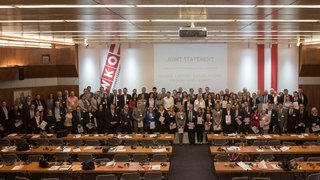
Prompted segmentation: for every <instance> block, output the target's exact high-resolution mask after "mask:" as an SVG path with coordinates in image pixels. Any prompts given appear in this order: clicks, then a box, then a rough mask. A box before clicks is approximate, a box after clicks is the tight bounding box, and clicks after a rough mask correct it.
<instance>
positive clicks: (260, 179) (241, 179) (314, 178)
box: [231, 173, 320, 180]
mask: <svg viewBox="0 0 320 180" xmlns="http://www.w3.org/2000/svg"><path fill="white" fill-rule="evenodd" d="M319 179H320V173H314V174H310V175H308V177H307V180H319ZM231 180H249V177H248V176H244V177H233V178H232V179H231ZM251 180H271V178H269V177H253V178H252V179H251Z"/></svg>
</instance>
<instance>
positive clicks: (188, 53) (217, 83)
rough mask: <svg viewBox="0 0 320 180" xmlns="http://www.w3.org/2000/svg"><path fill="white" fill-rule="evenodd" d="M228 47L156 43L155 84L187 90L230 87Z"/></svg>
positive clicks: (168, 88) (222, 45)
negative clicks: (228, 82)
mask: <svg viewBox="0 0 320 180" xmlns="http://www.w3.org/2000/svg"><path fill="white" fill-rule="evenodd" d="M227 51H228V50H227V45H226V44H154V81H155V86H156V87H158V88H162V87H165V88H166V89H167V90H173V89H177V88H178V87H182V88H183V89H184V90H188V89H189V88H191V87H192V88H195V92H197V90H196V89H197V88H199V87H202V88H204V87H206V86H208V87H209V88H210V90H213V91H220V90H223V89H225V88H226V87H227V80H228V77H227V74H228V66H227V64H228V63H227Z"/></svg>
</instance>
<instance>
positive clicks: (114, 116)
mask: <svg viewBox="0 0 320 180" xmlns="http://www.w3.org/2000/svg"><path fill="white" fill-rule="evenodd" d="M119 122H120V121H119V114H118V110H117V109H116V104H114V103H111V104H110V109H108V110H107V129H108V133H109V134H115V133H117V132H118V128H119V126H120V123H119Z"/></svg>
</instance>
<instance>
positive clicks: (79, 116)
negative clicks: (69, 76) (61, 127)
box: [72, 106, 84, 134]
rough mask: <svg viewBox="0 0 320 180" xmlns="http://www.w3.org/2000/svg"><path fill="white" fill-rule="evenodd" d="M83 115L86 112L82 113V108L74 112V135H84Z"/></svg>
mask: <svg viewBox="0 0 320 180" xmlns="http://www.w3.org/2000/svg"><path fill="white" fill-rule="evenodd" d="M83 113H84V112H83V111H81V107H80V106H77V107H76V110H74V111H73V112H72V133H75V134H78V133H84V129H83ZM79 130H80V131H79Z"/></svg>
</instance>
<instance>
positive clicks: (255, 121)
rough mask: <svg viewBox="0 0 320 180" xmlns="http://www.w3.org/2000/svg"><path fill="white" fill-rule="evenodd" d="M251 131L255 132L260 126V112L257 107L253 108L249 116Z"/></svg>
mask: <svg viewBox="0 0 320 180" xmlns="http://www.w3.org/2000/svg"><path fill="white" fill-rule="evenodd" d="M250 128H251V132H252V133H255V134H257V133H258V132H259V128H260V114H259V112H258V109H257V108H253V110H252V113H251V116H250Z"/></svg>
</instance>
